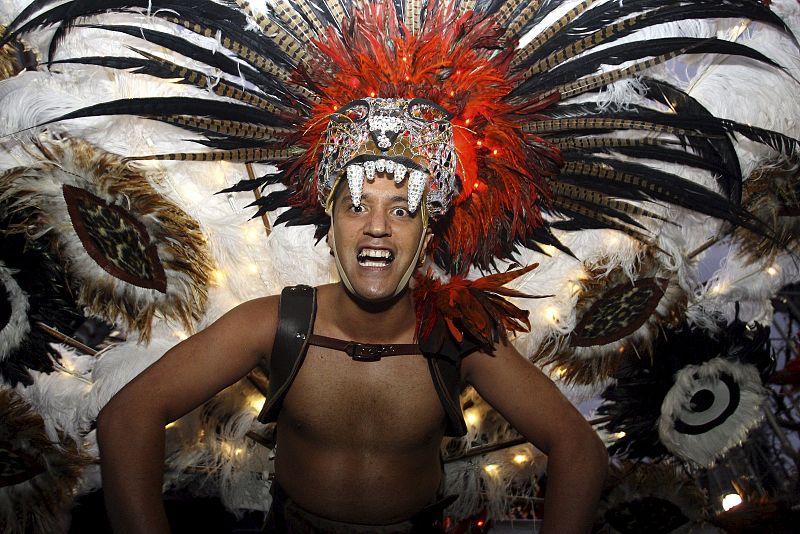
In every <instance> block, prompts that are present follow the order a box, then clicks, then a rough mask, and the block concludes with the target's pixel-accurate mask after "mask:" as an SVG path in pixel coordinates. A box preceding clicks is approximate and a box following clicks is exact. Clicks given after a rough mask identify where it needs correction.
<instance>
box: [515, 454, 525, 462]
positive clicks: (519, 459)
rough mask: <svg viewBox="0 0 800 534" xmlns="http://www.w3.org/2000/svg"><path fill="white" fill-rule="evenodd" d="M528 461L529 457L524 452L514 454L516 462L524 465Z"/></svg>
mask: <svg viewBox="0 0 800 534" xmlns="http://www.w3.org/2000/svg"><path fill="white" fill-rule="evenodd" d="M527 461H528V457H527V456H525V455H524V454H517V455H515V456H514V463H515V464H518V465H522V464H524V463H525V462H527Z"/></svg>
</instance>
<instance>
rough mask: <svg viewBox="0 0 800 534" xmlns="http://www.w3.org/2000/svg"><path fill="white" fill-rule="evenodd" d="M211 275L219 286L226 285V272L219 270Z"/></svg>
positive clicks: (215, 270)
mask: <svg viewBox="0 0 800 534" xmlns="http://www.w3.org/2000/svg"><path fill="white" fill-rule="evenodd" d="M211 275H212V276H213V277H214V281H215V282H216V283H217V285H218V286H223V285H225V279H226V278H227V277H226V276H225V273H224V272H222V271H220V270H219V269H214V271H213V272H212V273H211Z"/></svg>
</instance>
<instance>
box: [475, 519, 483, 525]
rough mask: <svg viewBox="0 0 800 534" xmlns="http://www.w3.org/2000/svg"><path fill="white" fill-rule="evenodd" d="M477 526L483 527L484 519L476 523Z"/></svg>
mask: <svg viewBox="0 0 800 534" xmlns="http://www.w3.org/2000/svg"><path fill="white" fill-rule="evenodd" d="M475 524H476V525H478V526H479V527H482V526H483V525H484V521H483V519H478V520H477V521H476V522H475Z"/></svg>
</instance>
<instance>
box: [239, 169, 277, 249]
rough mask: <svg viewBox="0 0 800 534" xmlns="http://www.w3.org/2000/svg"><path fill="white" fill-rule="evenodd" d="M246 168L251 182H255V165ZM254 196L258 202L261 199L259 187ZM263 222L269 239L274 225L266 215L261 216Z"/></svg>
mask: <svg viewBox="0 0 800 534" xmlns="http://www.w3.org/2000/svg"><path fill="white" fill-rule="evenodd" d="M244 166H245V168H246V169H247V177H248V178H250V179H251V180H255V179H256V172H255V171H254V170H253V164H252V163H245V164H244ZM253 195H255V197H256V200H260V199H261V191H259V190H258V187H256V188H255V189H253ZM261 222H262V223H264V231H266V232H267V237H269V235H270V234H271V233H272V225H271V224H270V223H269V219H268V218H267V214H266V213H265V214H263V215H262V216H261Z"/></svg>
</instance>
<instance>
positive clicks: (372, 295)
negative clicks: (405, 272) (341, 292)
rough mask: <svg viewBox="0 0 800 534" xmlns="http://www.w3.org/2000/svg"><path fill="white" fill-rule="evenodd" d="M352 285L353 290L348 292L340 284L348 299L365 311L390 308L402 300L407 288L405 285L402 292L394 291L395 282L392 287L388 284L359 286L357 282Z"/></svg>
mask: <svg viewBox="0 0 800 534" xmlns="http://www.w3.org/2000/svg"><path fill="white" fill-rule="evenodd" d="M352 285H353V289H352V291H350V290H349V289H347V287H346V286H345V285H344V284H342V286H343V287H344V288H345V290H346V291H347V293H348V295H350V297H351V298H352V299H353V300H354V301H356V302H357V303H358V304H359V306H361V307H362V308H365V309H381V308H385V307H388V306H391V305H392V304H394V303H395V302H397V301H398V300H399V299H400V298H402V296H403V295H404V294H405V290H406V289H407V287H408V284H406V287H405V288H403V290H401V291H396V288H397V285H396V282H395V285H392V286H391V287H389V283H388V282H387V283H385V284H381V285H378V286H370V285H366V284H359V283H358V282H355V283H353V284H352Z"/></svg>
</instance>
